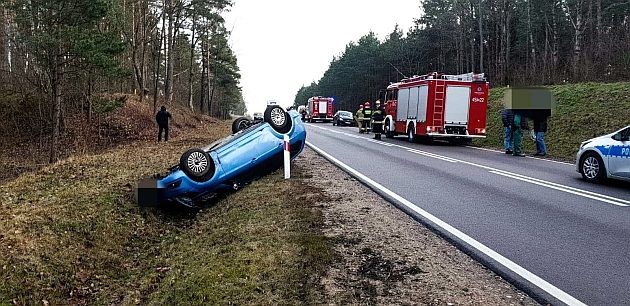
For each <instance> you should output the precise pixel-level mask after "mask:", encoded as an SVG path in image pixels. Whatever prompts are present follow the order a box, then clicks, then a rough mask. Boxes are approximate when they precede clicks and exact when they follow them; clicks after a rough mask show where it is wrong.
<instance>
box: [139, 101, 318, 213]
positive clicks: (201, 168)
mask: <svg viewBox="0 0 630 306" xmlns="http://www.w3.org/2000/svg"><path fill="white" fill-rule="evenodd" d="M244 120H247V119H244V118H238V119H236V120H235V121H234V124H233V130H235V133H234V134H232V135H230V136H228V137H225V138H223V139H220V140H217V141H215V142H214V143H212V144H210V145H209V146H207V147H205V148H200V149H190V150H188V151H186V152H185V153H184V154H183V155H182V156H181V158H180V160H179V164H178V165H176V166H173V167H171V168H170V169H169V173H168V174H167V175H166V176H165V177H163V178H160V179H158V180H155V181H153V182H151V183H150V184H148V185H147V183H146V181H145V182H144V185H142V183H141V184H139V186H138V189H137V191H136V197H137V200H138V203H139V204H140V205H142V206H149V205H151V206H153V204H160V203H164V202H176V203H179V204H182V205H184V206H187V207H198V205H199V204H200V203H203V202H204V201H207V200H208V199H211V198H213V197H214V196H216V195H217V194H219V193H221V192H226V191H233V190H237V189H239V188H240V187H242V186H243V185H245V184H247V183H249V182H251V181H253V180H255V179H257V178H260V177H262V176H264V175H266V174H269V173H271V172H273V171H275V170H277V169H279V168H281V167H282V165H283V155H284V146H283V138H284V135H288V136H289V139H290V142H289V144H290V145H289V150H290V156H291V159H293V158H295V157H296V156H298V155H299V154H300V153H301V152H302V150H303V149H304V143H305V140H306V130H305V129H304V125H303V124H302V121H301V118H300V115H299V114H298V113H297V112H296V111H289V112H287V111H285V110H284V109H283V108H282V107H280V106H269V107H267V109H266V111H265V113H264V118H263V120H262V121H244ZM149 185H150V186H149ZM153 202H158V203H153Z"/></svg>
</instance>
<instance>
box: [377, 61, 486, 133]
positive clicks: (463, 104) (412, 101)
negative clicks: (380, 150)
mask: <svg viewBox="0 0 630 306" xmlns="http://www.w3.org/2000/svg"><path fill="white" fill-rule="evenodd" d="M488 88H489V85H488V82H486V80H485V78H484V75H483V74H474V73H467V74H462V75H446V74H438V73H430V74H426V75H420V76H414V77H411V78H406V79H403V80H402V81H400V82H398V83H393V84H391V85H389V86H388V87H387V91H386V96H385V101H386V103H385V112H386V114H387V116H386V117H385V126H384V129H385V136H386V137H389V138H391V137H394V136H396V135H407V137H408V139H409V141H414V140H415V139H416V138H418V137H425V138H430V139H432V138H442V139H446V140H449V141H452V142H460V141H467V140H469V139H472V138H485V137H486V112H487V107H488Z"/></svg>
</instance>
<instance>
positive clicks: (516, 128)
mask: <svg viewBox="0 0 630 306" xmlns="http://www.w3.org/2000/svg"><path fill="white" fill-rule="evenodd" d="M523 121H524V122H525V124H527V118H525V117H523V116H522V115H521V114H519V113H515V114H514V120H513V124H512V140H513V141H514V147H513V148H514V151H513V152H512V155H513V156H519V157H523V156H525V154H523V129H522V126H523Z"/></svg>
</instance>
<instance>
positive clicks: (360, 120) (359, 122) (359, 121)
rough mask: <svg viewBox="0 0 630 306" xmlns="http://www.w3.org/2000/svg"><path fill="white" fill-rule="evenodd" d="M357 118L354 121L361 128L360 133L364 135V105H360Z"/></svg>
mask: <svg viewBox="0 0 630 306" xmlns="http://www.w3.org/2000/svg"><path fill="white" fill-rule="evenodd" d="M355 117H356V118H354V120H355V121H356V122H357V126H358V127H359V133H363V132H364V131H363V104H359V110H358V111H357V114H356V115H355Z"/></svg>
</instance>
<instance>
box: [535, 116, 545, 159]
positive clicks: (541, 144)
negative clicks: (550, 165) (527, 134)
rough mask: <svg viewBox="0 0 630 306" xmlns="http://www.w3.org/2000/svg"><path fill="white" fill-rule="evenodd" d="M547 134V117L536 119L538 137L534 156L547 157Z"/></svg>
mask: <svg viewBox="0 0 630 306" xmlns="http://www.w3.org/2000/svg"><path fill="white" fill-rule="evenodd" d="M546 132H547V117H546V116H540V117H539V118H534V134H535V135H536V154H534V156H545V155H547V146H546V145H545V133H546Z"/></svg>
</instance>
